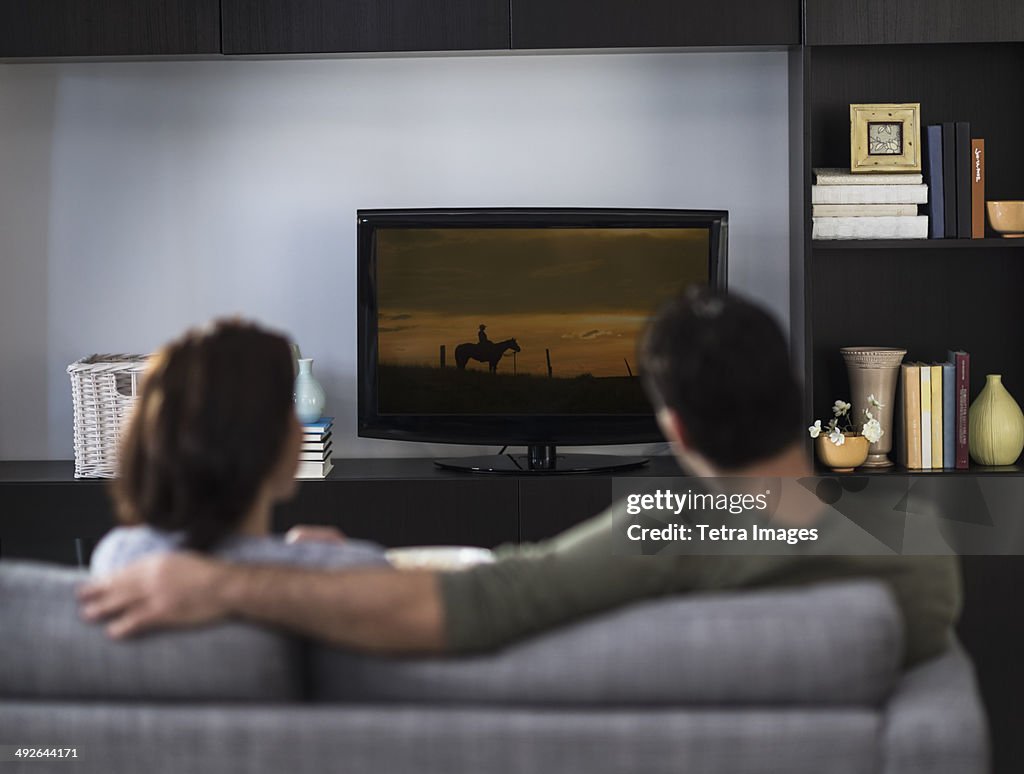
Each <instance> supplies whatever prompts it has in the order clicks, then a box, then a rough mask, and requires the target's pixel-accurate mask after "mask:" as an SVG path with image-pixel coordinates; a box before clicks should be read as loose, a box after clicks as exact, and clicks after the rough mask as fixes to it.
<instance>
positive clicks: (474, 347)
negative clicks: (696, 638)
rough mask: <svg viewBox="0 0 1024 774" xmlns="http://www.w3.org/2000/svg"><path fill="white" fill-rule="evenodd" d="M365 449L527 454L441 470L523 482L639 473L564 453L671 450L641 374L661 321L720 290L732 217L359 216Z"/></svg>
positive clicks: (497, 212) (535, 211) (572, 213)
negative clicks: (488, 449)
mask: <svg viewBox="0 0 1024 774" xmlns="http://www.w3.org/2000/svg"><path fill="white" fill-rule="evenodd" d="M356 221H357V222H356V228H357V252H358V272H359V276H358V309H359V323H358V335H359V340H358V358H359V364H358V369H359V396H358V402H359V421H358V427H359V435H360V436H363V437H370V438H388V439H394V440H407V441H430V442H441V443H466V444H478V445H481V444H482V445H486V444H494V445H496V446H506V447H507V446H526V447H527V453H526V454H525V455H515V454H508V455H491V456H488V457H482V458H481V457H473V458H469V457H462V458H451V459H446V460H438V461H437V462H438V464H439V465H441V466H442V467H456V468H461V469H466V470H473V471H481V472H482V471H493V472H511V473H523V472H531V471H537V472H540V471H546V472H552V471H554V472H577V471H584V470H593V469H603V470H607V469H613V468H616V467H626V466H636V465H640V464H643V462H645V460H643V459H642V458H636V457H629V458H626V457H616V456H611V455H579V454H574V455H566V454H561V453H558V452H557V451H556V446H565V445H569V446H576V445H597V444H626V443H646V442H653V441H657V440H660V439H661V436H660V433H659V432H658V428H657V425H656V423H655V419H654V415H653V411H652V409H651V406H650V404H649V402H648V400H647V398H646V396H645V394H644V389H643V386H642V384H641V380H640V378H639V374H638V365H637V363H636V360H635V352H636V343H637V337H638V336H639V334H640V333H641V331H642V330H643V328H644V326H645V324H646V323H647V321H648V320H649V319H650V316H651V314H652V313H653V312H654V311H655V310H656V309H657V308H658V307H659V306H660V305H661V304H662V303H663V302H665V301H666V300H667V299H669V298H671V297H672V296H675V295H677V294H678V293H680V292H681V291H682V290H683V289H684V288H685V287H687V286H688V285H690V284H693V283H701V284H709V285H712V286H715V287H718V288H724V287H725V285H726V243H727V223H728V214H727V213H726V212H724V211H713V210H661V209H550V208H516V209H509V208H500V209H496V208H486V209H480V208H478V209H414V210H360V211H359V212H357V214H356Z"/></svg>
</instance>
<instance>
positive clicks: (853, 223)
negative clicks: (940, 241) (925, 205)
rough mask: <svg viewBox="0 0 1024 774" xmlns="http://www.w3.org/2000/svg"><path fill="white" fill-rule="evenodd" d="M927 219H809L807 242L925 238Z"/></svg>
mask: <svg viewBox="0 0 1024 774" xmlns="http://www.w3.org/2000/svg"><path fill="white" fill-rule="evenodd" d="M927 238H928V216H927V215H914V216H911V217H860V218H811V239H927Z"/></svg>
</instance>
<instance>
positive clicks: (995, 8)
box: [805, 0, 1024, 46]
mask: <svg viewBox="0 0 1024 774" xmlns="http://www.w3.org/2000/svg"><path fill="white" fill-rule="evenodd" d="M805 38H806V42H807V44H808V45H811V46H843V45H862V44H872V43H984V42H989V41H1024V3H1022V2H1021V1H1020V0H807V20H806V35H805Z"/></svg>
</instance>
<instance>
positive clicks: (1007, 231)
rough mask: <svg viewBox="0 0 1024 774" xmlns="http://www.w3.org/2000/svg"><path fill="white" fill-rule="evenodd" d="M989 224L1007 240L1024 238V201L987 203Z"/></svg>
mask: <svg viewBox="0 0 1024 774" xmlns="http://www.w3.org/2000/svg"><path fill="white" fill-rule="evenodd" d="M985 205H986V207H987V208H988V223H989V225H990V226H992V230H993V231H998V232H999V233H1000V234H1001V235H1002V236H1004V237H1007V238H1019V237H1024V201H1018V202H986V203H985Z"/></svg>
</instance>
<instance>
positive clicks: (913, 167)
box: [850, 102, 921, 172]
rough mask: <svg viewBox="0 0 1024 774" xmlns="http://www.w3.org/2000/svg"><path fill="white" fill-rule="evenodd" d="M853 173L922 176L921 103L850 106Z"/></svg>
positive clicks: (851, 165)
mask: <svg viewBox="0 0 1024 774" xmlns="http://www.w3.org/2000/svg"><path fill="white" fill-rule="evenodd" d="M850 171H851V172H920V171H921V103H919V102H910V103H907V104H903V105H890V104H884V105H850Z"/></svg>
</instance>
